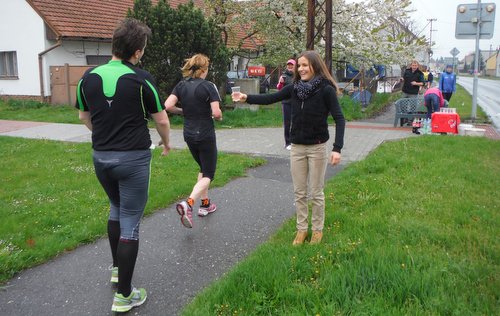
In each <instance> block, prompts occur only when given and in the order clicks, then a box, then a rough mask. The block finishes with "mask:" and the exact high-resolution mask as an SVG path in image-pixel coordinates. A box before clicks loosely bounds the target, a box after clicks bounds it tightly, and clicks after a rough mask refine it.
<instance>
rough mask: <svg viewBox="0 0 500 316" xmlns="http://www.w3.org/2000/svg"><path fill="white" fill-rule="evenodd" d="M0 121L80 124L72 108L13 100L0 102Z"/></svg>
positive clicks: (75, 110)
mask: <svg viewBox="0 0 500 316" xmlns="http://www.w3.org/2000/svg"><path fill="white" fill-rule="evenodd" d="M0 119H2V120H17V121H35V122H53V123H70V124H81V122H80V120H79V119H78V111H77V109H76V108H74V107H72V106H69V105H51V104H48V103H42V102H37V101H31V100H15V99H9V100H7V101H2V100H0Z"/></svg>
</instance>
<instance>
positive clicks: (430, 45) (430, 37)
mask: <svg viewBox="0 0 500 316" xmlns="http://www.w3.org/2000/svg"><path fill="white" fill-rule="evenodd" d="M427 21H429V24H430V25H431V28H430V34H429V52H428V53H429V62H428V64H430V63H431V57H432V32H435V31H436V30H434V29H432V22H434V21H437V19H427Z"/></svg>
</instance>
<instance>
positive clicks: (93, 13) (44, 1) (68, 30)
mask: <svg viewBox="0 0 500 316" xmlns="http://www.w3.org/2000/svg"><path fill="white" fill-rule="evenodd" d="M26 1H27V2H28V3H29V4H30V5H31V6H32V7H33V9H34V10H35V11H36V12H38V14H39V15H40V16H41V17H42V19H43V20H44V21H45V22H46V23H47V24H48V25H49V27H50V28H51V29H52V30H53V31H54V32H55V33H56V35H58V36H60V37H62V38H78V39H81V38H87V39H98V40H111V38H112V37H113V31H114V29H115V27H116V25H117V23H118V22H119V21H120V20H122V19H123V18H124V17H125V16H126V15H127V10H128V9H129V8H132V7H133V5H134V0H86V1H81V0H26ZM152 2H153V4H156V3H157V2H158V0H153V1H152ZM188 2H189V0H170V1H169V2H168V3H169V4H170V5H171V6H172V7H174V8H176V7H177V6H178V5H179V4H182V3H188ZM193 2H194V4H195V6H196V7H199V8H203V7H204V1H203V0H195V1H193Z"/></svg>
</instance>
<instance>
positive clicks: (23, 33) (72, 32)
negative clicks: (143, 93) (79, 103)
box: [0, 0, 203, 102]
mask: <svg viewBox="0 0 500 316" xmlns="http://www.w3.org/2000/svg"><path fill="white" fill-rule="evenodd" d="M188 1H189V0H178V1H173V0H170V1H169V3H170V5H172V6H173V7H177V5H179V4H181V3H187V2H188ZM156 2H157V1H156V0H153V3H156ZM133 3H134V0H86V1H81V0H8V1H2V9H1V10H0V97H16V98H29V99H35V100H40V101H47V102H50V100H51V99H52V96H53V92H54V91H56V90H55V89H54V87H55V85H56V84H57V80H56V79H57V78H56V77H58V75H59V74H62V75H66V74H65V73H64V72H61V70H62V69H63V68H62V67H64V66H65V65H66V66H68V65H69V66H71V67H77V66H80V69H79V70H78V71H77V74H76V76H77V77H78V76H80V75H81V73H82V71H84V70H85V69H86V67H88V66H89V65H96V64H102V63H104V62H106V61H107V60H109V59H110V58H111V38H112V34H113V30H114V29H115V27H116V25H117V22H118V21H120V20H121V19H123V18H124V17H125V16H126V13H127V9H129V8H132V7H133ZM194 3H195V5H196V6H198V7H203V0H196V1H194ZM81 66H85V67H81ZM77 68H78V67H77ZM66 70H67V69H66ZM67 75H68V76H67V78H65V81H67V84H68V87H67V91H66V94H68V95H71V94H73V92H72V91H74V85H75V84H76V82H75V79H74V78H72V77H71V74H70V72H69V71H67ZM78 79H79V78H78ZM70 84H71V86H72V87H71V89H73V90H70V87H69V85H70ZM63 90H64V89H63ZM58 91H59V90H58Z"/></svg>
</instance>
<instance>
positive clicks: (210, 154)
mask: <svg viewBox="0 0 500 316" xmlns="http://www.w3.org/2000/svg"><path fill="white" fill-rule="evenodd" d="M187 145H188V148H189V151H190V152H191V155H192V156H193V158H194V160H196V162H197V163H198V165H199V166H200V172H201V173H202V174H203V177H204V178H209V179H210V181H212V180H213V179H214V177H215V168H216V167H217V143H216V141H215V139H214V140H209V141H207V140H205V141H202V142H187Z"/></svg>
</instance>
